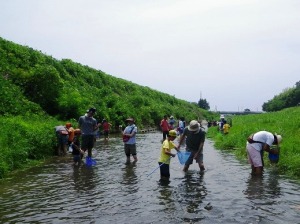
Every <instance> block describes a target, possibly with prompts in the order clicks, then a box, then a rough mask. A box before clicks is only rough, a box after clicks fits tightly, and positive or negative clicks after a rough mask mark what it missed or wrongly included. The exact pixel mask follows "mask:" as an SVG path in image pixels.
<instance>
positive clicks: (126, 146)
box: [124, 144, 136, 156]
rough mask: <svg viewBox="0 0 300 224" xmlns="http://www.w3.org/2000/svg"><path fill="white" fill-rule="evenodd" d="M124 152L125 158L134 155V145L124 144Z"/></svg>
mask: <svg viewBox="0 0 300 224" xmlns="http://www.w3.org/2000/svg"><path fill="white" fill-rule="evenodd" d="M124 151H125V154H126V156H130V154H131V155H133V156H135V155H136V145H135V144H124Z"/></svg>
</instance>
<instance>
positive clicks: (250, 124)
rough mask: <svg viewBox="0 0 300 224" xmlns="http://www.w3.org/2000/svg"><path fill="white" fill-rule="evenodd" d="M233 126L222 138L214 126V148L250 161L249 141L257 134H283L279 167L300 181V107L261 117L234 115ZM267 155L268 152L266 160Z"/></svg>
mask: <svg viewBox="0 0 300 224" xmlns="http://www.w3.org/2000/svg"><path fill="white" fill-rule="evenodd" d="M231 118H232V127H231V129H230V132H229V134H228V135H225V136H224V135H222V134H220V133H219V132H218V130H217V127H211V128H209V131H208V135H207V136H208V137H210V138H212V139H213V140H214V141H215V147H216V148H218V149H222V150H232V151H234V153H235V154H236V156H237V157H238V158H240V159H245V158H247V154H246V138H247V137H248V136H249V135H250V134H252V133H255V132H257V131H262V130H265V131H270V132H272V133H275V132H276V133H278V134H280V135H282V137H283V140H282V144H281V149H280V160H279V163H278V164H277V166H278V170H279V172H280V173H282V174H286V175H289V176H292V177H296V178H300V107H293V108H288V109H284V110H282V111H279V112H273V113H265V114H258V115H240V116H232V117H231ZM267 155H268V153H265V157H266V158H265V161H268V159H267ZM269 165H270V164H268V163H267V164H266V166H269Z"/></svg>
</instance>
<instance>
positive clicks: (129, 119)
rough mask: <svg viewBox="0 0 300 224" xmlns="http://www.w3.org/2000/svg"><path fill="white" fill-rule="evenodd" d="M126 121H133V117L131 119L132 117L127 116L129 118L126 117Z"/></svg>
mask: <svg viewBox="0 0 300 224" xmlns="http://www.w3.org/2000/svg"><path fill="white" fill-rule="evenodd" d="M126 121H129V122H134V119H133V118H131V117H129V118H127V119H126Z"/></svg>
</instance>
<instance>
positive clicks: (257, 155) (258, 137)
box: [246, 131, 282, 175]
mask: <svg viewBox="0 0 300 224" xmlns="http://www.w3.org/2000/svg"><path fill="white" fill-rule="evenodd" d="M281 141H282V137H281V135H278V134H276V133H275V134H272V133H271V132H268V131H259V132H256V133H254V134H252V135H250V136H249V137H248V139H247V145H246V149H247V155H248V161H249V163H250V164H251V169H252V174H253V175H261V174H262V172H263V167H264V161H263V152H264V151H266V152H269V153H272V154H279V144H280V142H281ZM272 145H276V146H277V149H271V146H272Z"/></svg>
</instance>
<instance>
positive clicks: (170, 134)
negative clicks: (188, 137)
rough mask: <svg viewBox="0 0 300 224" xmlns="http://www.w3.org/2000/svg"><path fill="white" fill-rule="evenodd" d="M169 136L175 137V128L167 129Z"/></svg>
mask: <svg viewBox="0 0 300 224" xmlns="http://www.w3.org/2000/svg"><path fill="white" fill-rule="evenodd" d="M169 136H171V137H176V136H177V133H176V131H175V130H171V131H169Z"/></svg>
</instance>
